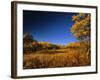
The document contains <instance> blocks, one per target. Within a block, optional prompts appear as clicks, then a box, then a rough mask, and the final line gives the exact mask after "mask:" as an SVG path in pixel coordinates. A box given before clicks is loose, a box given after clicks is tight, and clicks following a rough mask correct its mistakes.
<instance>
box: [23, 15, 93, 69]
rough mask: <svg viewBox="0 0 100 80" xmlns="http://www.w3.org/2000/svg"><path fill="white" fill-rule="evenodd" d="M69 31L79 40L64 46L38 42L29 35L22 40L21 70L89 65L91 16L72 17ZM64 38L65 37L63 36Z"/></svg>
mask: <svg viewBox="0 0 100 80" xmlns="http://www.w3.org/2000/svg"><path fill="white" fill-rule="evenodd" d="M72 20H73V22H74V24H73V25H72V27H71V29H70V31H71V33H72V34H73V35H74V36H75V37H76V38H77V39H78V40H79V41H78V42H71V43H69V44H66V45H59V44H52V43H49V42H39V41H37V40H35V39H34V37H33V36H32V35H31V34H25V36H24V38H23V52H24V54H23V68H24V69H34V68H55V67H75V66H89V65H91V50H90V48H91V45H90V33H91V29H90V26H91V15H90V14H85V13H79V14H77V15H73V16H72ZM65 36H66V35H65Z"/></svg>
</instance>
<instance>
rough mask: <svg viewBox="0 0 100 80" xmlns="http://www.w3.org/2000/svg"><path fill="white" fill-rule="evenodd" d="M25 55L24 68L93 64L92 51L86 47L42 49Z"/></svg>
mask: <svg viewBox="0 0 100 80" xmlns="http://www.w3.org/2000/svg"><path fill="white" fill-rule="evenodd" d="M23 55H24V57H23V68H24V69H34V68H56V67H75V66H88V65H91V62H90V60H91V58H90V53H89V52H88V51H87V50H86V49H85V48H77V49H76V48H65V49H56V50H42V51H37V52H32V53H25V54H23Z"/></svg>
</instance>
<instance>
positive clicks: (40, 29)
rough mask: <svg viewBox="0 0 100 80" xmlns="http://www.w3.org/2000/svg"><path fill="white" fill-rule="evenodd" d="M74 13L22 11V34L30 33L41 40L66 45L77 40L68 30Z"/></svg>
mask: <svg viewBox="0 0 100 80" xmlns="http://www.w3.org/2000/svg"><path fill="white" fill-rule="evenodd" d="M75 14H76V13H67V12H46V11H28V10H24V11H23V34H25V33H31V34H32V35H33V37H34V39H36V40H38V41H42V42H50V43H53V44H61V45H66V44H68V43H70V42H75V41H78V40H77V39H76V38H75V37H74V36H73V35H72V33H71V32H70V28H71V27H72V25H73V23H74V22H73V21H72V15H75Z"/></svg>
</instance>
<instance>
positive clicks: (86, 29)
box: [71, 13, 91, 40]
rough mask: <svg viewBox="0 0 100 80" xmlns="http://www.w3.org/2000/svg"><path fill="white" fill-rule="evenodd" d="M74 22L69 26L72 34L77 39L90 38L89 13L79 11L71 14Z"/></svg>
mask: <svg viewBox="0 0 100 80" xmlns="http://www.w3.org/2000/svg"><path fill="white" fill-rule="evenodd" d="M72 20H73V21H74V24H73V26H72V28H71V32H72V33H73V35H74V36H75V37H76V38H77V39H79V40H86V39H90V26H91V24H90V22H91V15H90V14H84V13H80V14H77V15H73V16H72Z"/></svg>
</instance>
